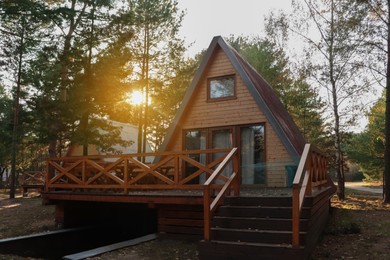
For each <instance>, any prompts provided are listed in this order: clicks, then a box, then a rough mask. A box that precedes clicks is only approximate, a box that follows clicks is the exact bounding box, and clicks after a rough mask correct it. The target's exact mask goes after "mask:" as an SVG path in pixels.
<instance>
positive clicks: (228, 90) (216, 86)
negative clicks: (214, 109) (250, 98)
mask: <svg viewBox="0 0 390 260" xmlns="http://www.w3.org/2000/svg"><path fill="white" fill-rule="evenodd" d="M235 97H236V90H235V80H234V75H229V76H225V77H218V78H211V79H209V80H208V96H207V100H208V101H217V100H224V99H232V98H235Z"/></svg>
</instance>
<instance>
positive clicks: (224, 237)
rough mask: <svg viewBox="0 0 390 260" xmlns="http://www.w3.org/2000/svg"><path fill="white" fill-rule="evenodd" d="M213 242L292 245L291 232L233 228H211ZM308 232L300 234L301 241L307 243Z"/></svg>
mask: <svg viewBox="0 0 390 260" xmlns="http://www.w3.org/2000/svg"><path fill="white" fill-rule="evenodd" d="M211 234H212V235H211V237H212V240H221V241H235V242H252V243H269V244H291V239H292V232H291V231H276V230H251V229H233V228H219V227H218V228H217V227H214V228H211ZM305 237H306V232H301V233H300V241H305Z"/></svg>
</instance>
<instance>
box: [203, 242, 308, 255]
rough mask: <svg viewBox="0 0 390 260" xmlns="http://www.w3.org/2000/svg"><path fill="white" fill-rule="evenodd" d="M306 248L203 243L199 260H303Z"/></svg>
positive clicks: (241, 243)
mask: <svg viewBox="0 0 390 260" xmlns="http://www.w3.org/2000/svg"><path fill="white" fill-rule="evenodd" d="M303 253H304V248H303V247H297V248H292V247H291V245H287V244H269V243H248V242H232V241H219V240H213V241H201V242H200V243H199V259H215V260H218V259H221V260H222V259H223V260H224V259H246V260H248V259H265V260H267V259H270V260H275V259H303Z"/></svg>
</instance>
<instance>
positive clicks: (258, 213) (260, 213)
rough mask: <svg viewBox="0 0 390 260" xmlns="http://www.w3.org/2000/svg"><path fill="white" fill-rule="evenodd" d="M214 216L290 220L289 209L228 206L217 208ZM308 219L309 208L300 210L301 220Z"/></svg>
mask: <svg viewBox="0 0 390 260" xmlns="http://www.w3.org/2000/svg"><path fill="white" fill-rule="evenodd" d="M216 216H226V217H256V218H285V219H291V216H292V209H291V207H268V206H267V207H262V206H229V205H224V206H221V207H219V208H218V210H217V212H216ZM309 217H310V208H305V207H303V208H302V212H301V218H309Z"/></svg>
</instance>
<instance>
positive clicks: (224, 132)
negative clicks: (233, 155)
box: [210, 127, 233, 183]
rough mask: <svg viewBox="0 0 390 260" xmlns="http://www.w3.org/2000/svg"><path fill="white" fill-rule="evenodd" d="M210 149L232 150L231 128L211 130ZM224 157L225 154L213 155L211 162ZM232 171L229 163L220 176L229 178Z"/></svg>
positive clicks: (231, 165)
mask: <svg viewBox="0 0 390 260" xmlns="http://www.w3.org/2000/svg"><path fill="white" fill-rule="evenodd" d="M210 148H211V149H226V148H233V129H232V128H231V127H229V128H219V129H211V133H210ZM224 155H226V153H213V154H212V160H216V159H218V158H220V157H221V156H224ZM232 169H233V164H232V162H230V163H229V164H228V165H227V166H226V167H225V169H224V171H223V173H222V175H224V176H226V177H229V176H230V174H231V172H232ZM217 183H218V182H217Z"/></svg>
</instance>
